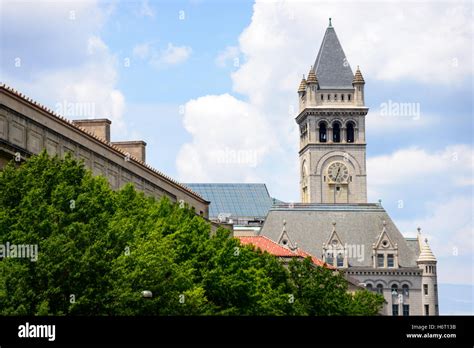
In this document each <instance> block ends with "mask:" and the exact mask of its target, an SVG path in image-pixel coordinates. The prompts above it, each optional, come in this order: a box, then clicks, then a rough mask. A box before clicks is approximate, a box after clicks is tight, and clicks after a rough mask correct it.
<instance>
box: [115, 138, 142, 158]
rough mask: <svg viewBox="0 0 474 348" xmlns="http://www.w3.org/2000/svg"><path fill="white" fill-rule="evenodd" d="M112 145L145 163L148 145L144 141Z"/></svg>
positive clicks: (122, 142)
mask: <svg viewBox="0 0 474 348" xmlns="http://www.w3.org/2000/svg"><path fill="white" fill-rule="evenodd" d="M112 145H115V146H117V147H118V148H120V149H121V150H123V151H125V152H128V153H129V154H130V156H133V157H135V158H136V159H138V160H140V161H142V162H145V159H146V157H145V148H146V143H145V142H144V141H143V140H132V141H115V142H113V143H112Z"/></svg>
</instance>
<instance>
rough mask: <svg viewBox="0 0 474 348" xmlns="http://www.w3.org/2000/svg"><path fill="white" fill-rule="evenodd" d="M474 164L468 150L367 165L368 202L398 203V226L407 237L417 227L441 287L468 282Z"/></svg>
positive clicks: (408, 154)
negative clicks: (433, 259) (436, 263)
mask: <svg viewBox="0 0 474 348" xmlns="http://www.w3.org/2000/svg"><path fill="white" fill-rule="evenodd" d="M473 163H474V157H473V148H472V147H471V146H468V145H452V146H447V147H446V148H444V149H442V150H440V151H432V152H429V151H426V150H424V149H421V148H407V149H402V150H398V151H396V152H394V153H392V154H390V155H383V156H376V157H370V158H368V160H367V172H368V177H367V178H368V188H369V192H368V195H369V201H375V199H376V198H379V197H380V198H383V202H385V203H384V205H388V206H393V203H394V202H396V203H397V205H398V204H400V203H401V205H398V208H399V209H403V210H405V211H404V212H402V213H403V214H402V215H403V216H404V217H403V218H401V219H397V220H396V223H397V226H398V228H399V229H400V231H401V232H402V233H403V234H404V235H405V236H408V237H414V236H416V228H417V227H418V226H420V227H421V228H422V233H423V236H424V237H428V239H429V242H430V245H431V248H432V250H433V252H434V253H435V256H436V257H437V258H438V261H440V262H439V272H438V274H439V276H438V277H439V281H440V282H451V283H470V282H472V271H473V270H472V261H469V258H471V259H472V256H473V254H472V253H473V250H474V230H473V211H474V210H473V209H474V201H473V198H472V197H473V189H474V187H473V180H472V178H473V174H474V166H473ZM387 202H388V204H387ZM397 213H400V212H397ZM466 259H468V261H469V263H468V264H465V260H466ZM441 260H442V262H441ZM462 260H464V261H462Z"/></svg>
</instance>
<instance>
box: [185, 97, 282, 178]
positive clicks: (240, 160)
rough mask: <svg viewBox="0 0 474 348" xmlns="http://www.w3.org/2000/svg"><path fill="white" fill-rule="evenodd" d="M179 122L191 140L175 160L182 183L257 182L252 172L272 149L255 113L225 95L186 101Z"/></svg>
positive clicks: (263, 122) (266, 130) (267, 130)
mask: <svg viewBox="0 0 474 348" xmlns="http://www.w3.org/2000/svg"><path fill="white" fill-rule="evenodd" d="M183 122H184V126H185V128H186V130H187V131H188V132H189V133H190V134H191V135H192V136H193V140H192V142H191V143H188V144H185V145H184V146H183V147H182V148H181V151H180V153H179V155H178V160H177V166H178V172H179V174H180V177H181V179H182V180H183V181H186V182H194V181H220V182H222V181H255V180H258V176H257V175H256V173H255V168H256V167H257V166H258V165H259V164H260V163H261V162H262V161H263V160H264V159H265V156H266V154H267V153H268V152H269V151H270V149H271V148H272V147H274V146H275V141H274V138H273V137H272V132H271V128H270V127H269V126H268V124H267V123H266V120H265V118H264V117H263V116H262V115H261V114H260V113H259V112H258V110H256V109H255V108H253V107H252V106H250V105H249V104H247V103H245V102H242V101H239V100H238V99H236V98H234V97H232V96H230V95H229V94H223V95H218V96H214V95H211V96H205V97H200V98H198V99H194V100H191V101H189V102H188V103H186V105H185V115H184V120H183ZM242 134H245V137H242Z"/></svg>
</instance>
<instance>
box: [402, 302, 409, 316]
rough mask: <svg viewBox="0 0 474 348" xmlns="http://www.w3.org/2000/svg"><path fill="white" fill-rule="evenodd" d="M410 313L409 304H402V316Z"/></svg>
mask: <svg viewBox="0 0 474 348" xmlns="http://www.w3.org/2000/svg"><path fill="white" fill-rule="evenodd" d="M409 315H410V305H407V304H404V305H403V316H404V317H408V316H409Z"/></svg>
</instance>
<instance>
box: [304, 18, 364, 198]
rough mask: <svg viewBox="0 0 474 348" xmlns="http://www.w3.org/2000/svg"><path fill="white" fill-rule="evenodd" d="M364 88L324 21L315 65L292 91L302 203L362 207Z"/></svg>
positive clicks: (358, 75) (358, 72)
mask: <svg viewBox="0 0 474 348" xmlns="http://www.w3.org/2000/svg"><path fill="white" fill-rule="evenodd" d="M364 85H365V81H364V78H363V77H362V73H361V72H360V70H359V68H357V70H356V73H355V75H354V74H353V72H352V69H351V67H350V65H349V62H348V61H347V59H346V56H345V54H344V51H343V49H342V47H341V44H340V43H339V39H338V38H337V35H336V32H335V31H334V28H333V26H332V25H331V19H329V26H328V28H327V29H326V33H325V35H324V38H323V41H322V43H321V47H320V49H319V53H318V55H317V57H316V61H315V63H314V65H313V66H312V67H311V68H310V71H309V74H308V76H307V78H305V77H304V76H303V79H302V81H301V84H300V86H299V89H298V96H299V114H298V116H297V117H296V122H297V123H298V125H299V129H300V150H299V157H300V192H301V201H302V202H303V203H328V204H332V203H367V180H366V159H365V157H366V142H365V116H366V115H367V112H368V108H367V107H365V103H364Z"/></svg>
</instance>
